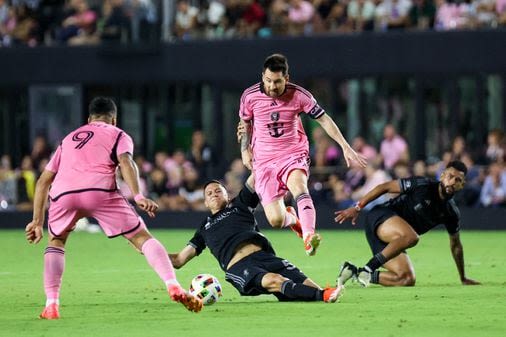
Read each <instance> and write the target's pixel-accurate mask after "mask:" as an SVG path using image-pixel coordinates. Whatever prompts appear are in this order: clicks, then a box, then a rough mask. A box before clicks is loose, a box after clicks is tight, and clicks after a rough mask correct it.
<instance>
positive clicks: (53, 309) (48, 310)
mask: <svg viewBox="0 0 506 337" xmlns="http://www.w3.org/2000/svg"><path fill="white" fill-rule="evenodd" d="M39 318H41V319H59V318H60V312H59V310H58V304H56V303H52V304H50V305H48V306H47V307H45V308H44V311H42V313H41V314H40V315H39Z"/></svg>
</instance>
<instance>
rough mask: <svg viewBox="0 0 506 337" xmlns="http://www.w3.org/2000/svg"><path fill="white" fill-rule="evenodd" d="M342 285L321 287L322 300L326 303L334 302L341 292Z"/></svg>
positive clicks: (342, 289)
mask: <svg viewBox="0 0 506 337" xmlns="http://www.w3.org/2000/svg"><path fill="white" fill-rule="evenodd" d="M343 291H344V286H337V287H336V288H325V289H323V301H324V302H326V303H334V302H336V301H337V300H338V299H339V298H340V297H341V295H342V294H343Z"/></svg>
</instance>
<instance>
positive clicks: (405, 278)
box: [398, 272, 416, 287]
mask: <svg viewBox="0 0 506 337" xmlns="http://www.w3.org/2000/svg"><path fill="white" fill-rule="evenodd" d="M415 283H416V277H415V275H414V274H413V273H411V272H406V273H402V274H401V275H400V276H399V278H398V284H399V285H400V286H402V287H413V286H414V285H415Z"/></svg>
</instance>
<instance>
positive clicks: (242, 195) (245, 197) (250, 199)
mask: <svg viewBox="0 0 506 337" xmlns="http://www.w3.org/2000/svg"><path fill="white" fill-rule="evenodd" d="M235 202H236V203H241V204H243V205H245V206H247V207H250V208H256V207H257V206H258V203H259V202H260V199H258V195H257V194H256V193H255V192H254V191H250V189H249V188H248V187H247V186H246V185H245V186H244V187H243V188H242V190H241V192H239V195H238V196H237V197H236V199H235Z"/></svg>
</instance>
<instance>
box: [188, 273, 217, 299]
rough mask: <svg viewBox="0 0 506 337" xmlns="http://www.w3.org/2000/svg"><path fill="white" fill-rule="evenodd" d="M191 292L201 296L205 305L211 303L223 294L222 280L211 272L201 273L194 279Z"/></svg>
mask: <svg viewBox="0 0 506 337" xmlns="http://www.w3.org/2000/svg"><path fill="white" fill-rule="evenodd" d="M190 294H192V295H193V296H195V297H198V298H200V299H201V300H202V303H203V304H204V305H211V304H213V303H215V302H216V301H217V300H218V298H220V296H221V284H220V281H218V279H217V278H216V277H214V276H213V275H211V274H199V275H197V276H195V277H194V278H193V280H192V284H191V285H190Z"/></svg>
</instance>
